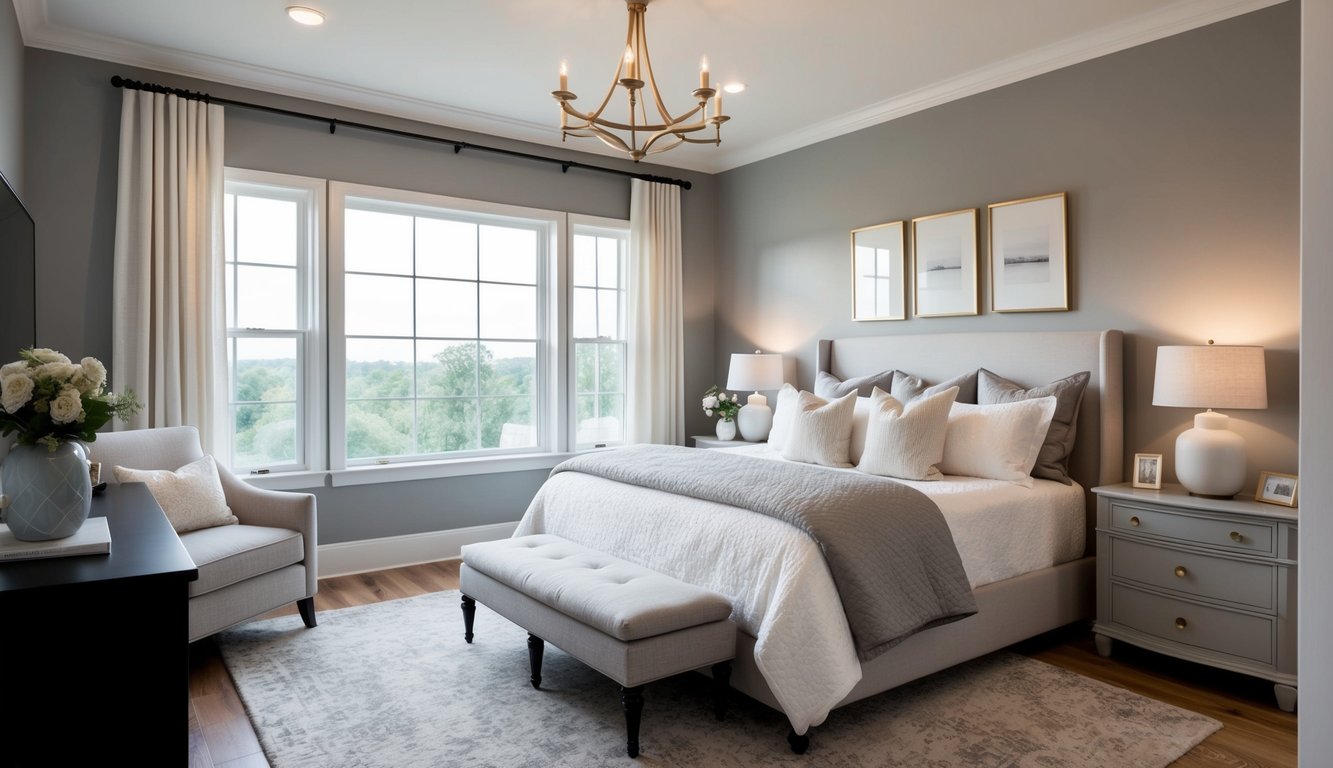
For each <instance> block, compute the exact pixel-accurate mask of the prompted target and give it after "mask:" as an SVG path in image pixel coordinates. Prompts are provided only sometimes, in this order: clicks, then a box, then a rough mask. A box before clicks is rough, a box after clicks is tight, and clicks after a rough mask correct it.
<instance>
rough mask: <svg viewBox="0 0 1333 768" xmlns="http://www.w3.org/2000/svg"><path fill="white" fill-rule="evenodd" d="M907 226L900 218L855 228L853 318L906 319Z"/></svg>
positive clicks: (853, 234) (853, 243) (853, 248)
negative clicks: (885, 222) (905, 226)
mask: <svg viewBox="0 0 1333 768" xmlns="http://www.w3.org/2000/svg"><path fill="white" fill-rule="evenodd" d="M905 246H906V229H905V228H904V226H903V222H901V221H891V222H889V223H887V224H876V225H874V226H871V227H861V228H860V229H853V230H852V319H853V320H906V319H907V258H906V247H905Z"/></svg>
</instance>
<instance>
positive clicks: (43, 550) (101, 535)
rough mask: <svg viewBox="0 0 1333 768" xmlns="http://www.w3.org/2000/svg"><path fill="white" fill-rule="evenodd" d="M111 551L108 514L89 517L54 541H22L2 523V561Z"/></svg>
mask: <svg viewBox="0 0 1333 768" xmlns="http://www.w3.org/2000/svg"><path fill="white" fill-rule="evenodd" d="M110 551H111V530H110V529H109V528H107V525H106V518H105V517H90V518H88V519H87V520H86V521H85V522H84V524H83V525H82V526H81V527H80V528H79V530H78V531H76V532H75V533H74V535H73V536H67V537H65V538H63V539H55V540H53V541H23V540H21V539H18V538H16V537H15V536H14V534H13V533H12V532H11V531H10V530H9V526H7V525H5V524H4V523H0V562H7V561H10V560H34V559H37V558H40V557H70V556H73V555H105V554H107V553H109V552H110Z"/></svg>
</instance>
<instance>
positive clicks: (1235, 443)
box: [1176, 411, 1245, 499]
mask: <svg viewBox="0 0 1333 768" xmlns="http://www.w3.org/2000/svg"><path fill="white" fill-rule="evenodd" d="M1230 421H1231V418H1230V417H1229V416H1227V415H1226V414H1223V413H1214V412H1213V411H1207V412H1204V413H1200V414H1196V415H1195V416H1194V428H1193V429H1187V430H1185V431H1184V432H1182V433H1180V437H1177V438H1176V478H1177V479H1179V480H1180V484H1181V485H1183V486H1185V489H1186V490H1188V491H1189V492H1190V493H1192V494H1194V495H1195V496H1206V497H1209V498H1219V499H1229V498H1231V497H1232V496H1235V495H1236V494H1237V493H1238V492H1239V491H1240V489H1241V488H1243V487H1244V486H1245V438H1243V437H1241V436H1240V435H1238V434H1236V433H1235V432H1232V431H1231V429H1230V427H1229V422H1230Z"/></svg>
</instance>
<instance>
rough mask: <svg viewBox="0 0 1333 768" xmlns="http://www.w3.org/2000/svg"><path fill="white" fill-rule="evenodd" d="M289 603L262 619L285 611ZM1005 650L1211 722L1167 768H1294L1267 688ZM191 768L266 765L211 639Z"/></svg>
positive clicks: (343, 590) (414, 571)
mask: <svg viewBox="0 0 1333 768" xmlns="http://www.w3.org/2000/svg"><path fill="white" fill-rule="evenodd" d="M457 588H458V561H456V560H447V561H443V562H438V563H427V564H425V565H415V566H409V567H406V568H395V569H393V570H387V571H377V572H374V573H365V574H359V575H355V576H342V577H338V578H332V579H324V580H322V581H320V585H319V594H318V595H316V597H315V607H316V609H317V610H318V611H329V610H336V609H338V608H346V607H349V606H353V605H365V604H367V603H375V602H380V601H383V600H397V599H400V598H404V597H412V596H415V595H421V594H425V593H427V592H439V591H442V590H446V589H457ZM295 613H296V606H295V605H293V606H291V607H289V608H285V609H283V610H280V611H275V612H273V613H271V614H268V616H280V615H284V614H295ZM1014 650H1016V651H1018V652H1020V653H1024V654H1027V655H1029V656H1032V657H1033V658H1037V659H1040V660H1042V661H1045V662H1047V663H1049V664H1054V665H1056V666H1059V667H1064V668H1065V669H1069V670H1072V671H1074V672H1077V673H1079V674H1081V675H1086V676H1087V677H1091V678H1095V679H1097V680H1101V681H1104V682H1107V683H1110V684H1111V685H1117V686H1120V687H1122V688H1128V689H1129V690H1132V691H1135V692H1137V693H1141V694H1143V695H1145V696H1151V697H1152V698H1155V699H1158V700H1161V701H1165V702H1168V703H1170V704H1175V705H1176V706H1179V707H1183V708H1185V709H1190V710H1193V711H1195V712H1200V713H1203V714H1205V715H1208V716H1209V717H1213V718H1216V719H1217V720H1219V721H1221V722H1222V724H1223V727H1222V730H1220V731H1218V732H1217V733H1215V734H1213V735H1212V736H1210V737H1209V738H1208V739H1207V740H1205V741H1204V742H1203V743H1202V744H1200V745H1199V746H1197V747H1195V748H1194V749H1193V750H1191V751H1190V752H1189V753H1188V754H1186V755H1185V756H1184V757H1182V758H1181V759H1179V760H1177V761H1176V762H1175V763H1173V764H1172V768H1219V766H1230V767H1232V768H1242V767H1243V768H1296V716H1295V715H1292V714H1288V713H1286V712H1282V711H1281V710H1279V709H1278V708H1277V707H1276V706H1274V704H1273V697H1272V686H1271V685H1269V684H1267V683H1265V682H1263V681H1260V680H1255V679H1253V678H1249V677H1245V676H1242V675H1236V674H1232V673H1229V672H1222V671H1220V670H1215V669H1212V668H1211V667H1204V666H1200V665H1197V664H1191V663H1187V662H1182V661H1177V660H1175V659H1171V658H1168V657H1165V656H1161V655H1158V654H1154V653H1150V652H1148V651H1143V650H1139V649H1137V648H1134V647H1132V646H1128V645H1126V644H1124V643H1117V644H1116V650H1115V654H1114V655H1113V657H1112V658H1110V659H1103V658H1101V657H1100V656H1098V655H1097V652H1096V650H1095V649H1094V648H1093V643H1092V634H1091V632H1089V631H1088V630H1087V629H1086V628H1081V627H1074V628H1066V629H1064V630H1059V631H1056V632H1051V633H1048V634H1046V635H1042V636H1041V637H1038V638H1034V639H1032V640H1029V641H1026V642H1023V643H1020V644H1019V645H1017V646H1015V647H1014ZM189 764H190V766H191V768H264V767H265V766H268V761H267V760H265V758H264V755H263V752H261V751H260V748H259V741H258V739H257V738H256V737H255V732H254V729H253V728H252V727H251V725H250V720H249V718H247V717H246V714H245V709H244V707H243V706H242V705H241V700H240V698H239V697H238V696H237V694H236V688H235V687H234V686H233V685H232V681H231V676H230V675H229V674H228V673H227V669H226V667H225V666H223V664H222V659H221V657H220V656H219V655H218V651H217V647H216V646H215V645H214V644H213V642H212V641H211V640H201V641H200V642H198V643H195V644H194V645H193V646H191V648H190V762H189Z"/></svg>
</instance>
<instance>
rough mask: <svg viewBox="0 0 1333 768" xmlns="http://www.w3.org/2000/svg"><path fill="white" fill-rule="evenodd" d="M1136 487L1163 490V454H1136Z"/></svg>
mask: <svg viewBox="0 0 1333 768" xmlns="http://www.w3.org/2000/svg"><path fill="white" fill-rule="evenodd" d="M1134 487H1135V488H1152V489H1154V490H1161V488H1162V454H1160V453H1136V454H1134Z"/></svg>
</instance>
